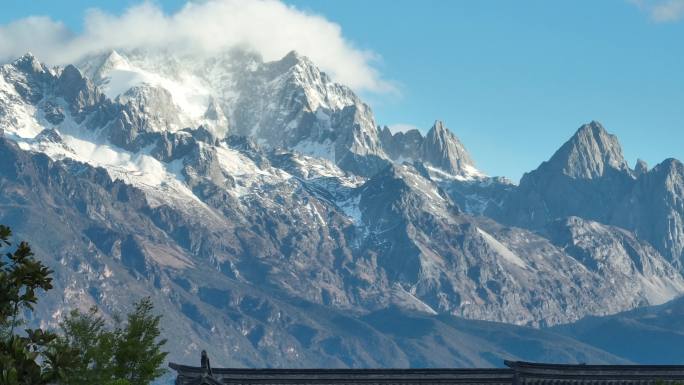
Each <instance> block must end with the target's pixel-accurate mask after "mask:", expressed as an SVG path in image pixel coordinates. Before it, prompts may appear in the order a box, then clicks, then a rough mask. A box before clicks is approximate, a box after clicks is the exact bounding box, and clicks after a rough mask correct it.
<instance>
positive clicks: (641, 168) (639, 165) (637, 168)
mask: <svg viewBox="0 0 684 385" xmlns="http://www.w3.org/2000/svg"><path fill="white" fill-rule="evenodd" d="M634 173H635V174H636V176H641V175H644V174H646V173H648V163H646V161H644V160H642V159H637V161H636V165H634Z"/></svg>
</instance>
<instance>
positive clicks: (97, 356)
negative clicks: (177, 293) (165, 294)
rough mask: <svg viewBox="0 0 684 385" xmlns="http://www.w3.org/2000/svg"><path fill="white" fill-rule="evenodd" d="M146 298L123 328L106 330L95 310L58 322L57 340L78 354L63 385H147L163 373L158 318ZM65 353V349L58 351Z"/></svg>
mask: <svg viewBox="0 0 684 385" xmlns="http://www.w3.org/2000/svg"><path fill="white" fill-rule="evenodd" d="M153 310H154V307H153V305H152V301H151V300H150V299H149V298H143V299H142V300H140V301H139V302H137V303H136V304H135V306H134V309H133V311H132V312H131V313H129V314H128V316H127V320H126V323H125V324H124V325H120V324H119V325H117V326H116V327H115V328H113V329H111V330H110V329H108V328H107V327H106V324H105V320H104V318H102V316H100V315H98V310H97V309H96V308H92V309H90V311H89V312H87V313H81V312H78V311H72V312H71V313H70V314H69V316H67V317H66V319H65V320H64V321H63V322H62V323H61V328H62V336H61V337H60V338H59V339H58V340H59V341H60V344H62V345H64V346H66V348H67V349H66V350H71V351H75V352H77V353H76V354H77V356H78V359H77V360H76V361H77V363H76V365H75V366H74V368H73V369H72V371H71V373H70V374H69V376H68V378H67V380H66V382H65V383H67V384H70V385H88V384H112V385H113V384H117V385H120V384H130V385H147V384H149V383H150V382H152V381H153V380H155V379H156V378H158V377H160V376H161V375H163V374H164V373H166V371H165V370H164V369H163V367H162V365H163V363H164V359H165V358H166V355H167V354H168V353H166V352H163V351H162V347H163V345H164V344H165V343H166V340H164V339H161V338H160V336H161V330H160V327H159V323H160V320H161V317H160V316H158V315H154V313H153ZM61 350H65V349H61Z"/></svg>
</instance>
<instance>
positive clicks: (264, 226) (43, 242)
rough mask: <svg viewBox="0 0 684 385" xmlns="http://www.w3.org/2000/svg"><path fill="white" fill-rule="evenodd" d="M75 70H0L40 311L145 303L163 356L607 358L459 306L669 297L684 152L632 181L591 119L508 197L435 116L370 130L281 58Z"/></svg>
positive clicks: (579, 309)
mask: <svg viewBox="0 0 684 385" xmlns="http://www.w3.org/2000/svg"><path fill="white" fill-rule="evenodd" d="M79 67H80V69H79V68H77V67H75V66H67V67H65V68H63V69H62V68H54V69H50V68H48V67H47V66H45V65H43V64H41V63H39V62H38V61H37V60H36V59H35V58H34V57H32V56H28V55H27V56H25V57H23V58H21V59H20V60H18V61H16V62H14V63H12V64H7V65H3V66H2V67H0V125H1V126H2V129H3V136H2V138H0V156H1V158H2V160H3V162H2V164H1V165H0V186H1V187H2V189H0V200H2V202H3V203H4V204H3V205H0V223H3V224H7V225H10V226H12V228H13V229H14V230H15V232H16V234H18V236H20V237H22V238H26V239H28V240H29V241H31V244H32V245H34V246H35V248H36V252H37V254H38V255H39V256H41V258H44V259H45V260H46V261H47V263H49V264H50V266H52V267H53V268H54V269H55V271H56V273H55V274H56V289H55V290H54V292H52V293H51V294H50V295H49V296H50V297H49V298H50V301H45V306H44V307H43V308H41V309H39V314H40V318H39V319H36V320H34V321H35V322H43V323H46V324H48V325H54V324H56V322H58V321H59V319H60V317H61V316H62V315H63V314H64V312H65V311H67V309H69V308H72V307H87V306H89V305H92V304H96V305H98V306H99V307H100V308H101V309H103V311H104V312H105V313H106V314H108V315H111V314H115V313H117V312H119V313H120V312H122V311H125V310H126V309H127V308H128V307H129V306H130V303H131V301H132V300H133V299H135V298H134V297H135V296H142V295H150V296H152V297H153V298H154V300H155V302H156V303H157V304H158V305H159V309H162V310H163V312H164V316H165V317H164V319H165V322H167V324H166V325H167V328H168V329H169V330H170V332H169V333H170V336H169V340H170V341H172V344H174V345H173V346H172V351H174V354H176V356H175V357H174V359H176V360H180V361H183V360H186V358H185V357H196V356H197V352H198V351H199V350H201V349H202V348H204V347H207V346H216V344H215V343H214V342H212V341H216V340H221V341H223V343H222V344H220V346H219V347H216V349H217V351H214V352H211V354H212V356H213V357H217V358H218V357H220V358H219V361H223V362H226V364H238V365H271V366H407V365H414V366H415V365H423V366H434V365H443V364H444V363H445V362H447V361H445V360H450V361H448V362H453V363H462V364H463V365H491V364H495V363H499V361H498V360H499V359H498V358H497V357H491V356H486V355H485V356H483V354H485V353H484V351H485V350H486V349H489V350H487V351H490V352H491V351H496V352H498V353H497V354H502V355H506V356H509V357H512V358H522V359H545V360H550V359H554V358H559V357H565V358H567V357H574V359H576V360H581V359H584V358H585V357H591V358H592V359H595V360H597V362H620V358H619V357H617V356H611V355H609V354H605V353H604V352H602V351H600V350H595V349H592V348H590V347H588V346H586V345H584V344H576V343H575V342H574V341H572V340H568V339H563V338H561V337H559V336H557V335H549V334H546V332H543V331H534V330H530V329H525V328H515V327H513V326H510V325H509V326H497V327H495V329H496V328H500V329H497V330H500V333H503V334H505V335H507V336H510V338H511V339H522V340H524V341H537V342H535V343H538V344H540V345H541V346H550V345H551V344H552V342H550V341H554V339H557V341H556V342H558V343H559V344H560V345H558V347H557V348H548V349H541V350H540V351H536V352H531V351H530V352H527V353H525V354H523V355H522V356H519V355H517V354H518V353H515V350H514V349H515V346H517V345H518V344H517V343H511V344H510V345H508V344H503V345H501V346H499V347H493V344H494V342H492V341H497V340H498V339H497V338H496V337H493V336H492V335H491V334H487V333H486V332H485V331H483V330H487V329H488V328H493V327H494V326H492V325H490V324H486V325H485V326H482V324H479V323H477V322H475V321H467V320H463V319H460V318H455V317H463V318H466V319H471V320H472V319H475V320H486V321H498V322H504V323H509V324H517V325H526V326H534V327H544V326H550V325H556V324H562V323H568V322H573V321H576V320H578V319H580V318H582V317H584V316H587V315H606V314H613V313H616V312H619V311H623V310H628V309H632V308H635V307H637V306H642V305H650V304H659V303H663V302H665V301H667V300H669V299H671V298H674V297H676V296H677V295H680V294H681V293H684V279H683V278H682V276H681V274H680V271H679V270H678V269H679V268H680V266H681V265H680V264H679V261H681V251H682V244H684V241H683V239H682V227H681V213H682V192H683V191H684V189H683V188H682V181H683V178H682V172H683V171H684V170H682V165H681V163H679V162H677V161H674V160H672V161H666V162H665V163H663V164H661V165H658V166H656V167H654V168H653V169H652V170H650V171H648V170H645V169H644V167H642V168H641V171H639V172H636V171H632V170H630V169H629V167H627V166H626V165H625V163H624V160H623V159H622V155H621V151H620V148H619V144H618V143H617V140H616V139H615V138H614V137H613V136H611V135H609V134H607V133H606V132H605V130H604V129H603V128H602V127H601V126H600V125H599V124H597V123H592V124H589V125H587V126H584V127H582V128H581V129H580V130H579V131H578V133H577V134H576V135H575V136H574V137H573V138H572V139H571V140H570V141H569V142H568V143H566V145H564V146H563V147H562V148H561V150H559V151H558V152H557V153H556V155H554V157H553V158H552V159H551V160H550V161H549V162H546V163H544V164H543V165H542V166H540V168H539V169H538V170H535V171H533V172H531V173H529V174H527V175H526V176H525V177H524V178H523V180H522V181H521V183H520V186H517V187H516V186H514V185H513V184H511V183H510V182H508V181H506V180H505V179H502V178H490V177H487V176H485V175H483V174H482V173H480V172H479V171H477V170H476V169H475V168H474V163H473V160H472V159H471V157H470V156H469V155H468V153H467V151H466V150H465V148H464V147H463V145H462V144H461V143H460V141H459V140H458V139H457V138H456V136H454V135H453V134H452V133H451V132H450V131H449V130H448V129H446V127H445V126H444V125H443V124H442V123H441V122H437V123H435V125H434V126H433V127H432V129H430V130H429V131H428V133H427V134H426V135H425V136H423V135H422V134H421V133H420V132H418V131H409V132H407V133H404V134H399V133H398V134H392V133H391V132H389V130H388V129H383V130H382V131H380V130H379V129H378V128H377V126H376V124H375V121H374V117H373V115H372V112H371V110H370V108H369V107H368V106H367V105H365V104H364V103H363V102H362V101H360V99H359V98H358V97H356V96H355V95H354V94H353V92H352V91H351V90H349V89H348V88H346V87H344V86H341V85H338V84H335V83H334V82H332V81H331V80H330V79H329V78H328V77H327V76H326V75H325V74H324V73H322V72H321V71H319V70H318V69H317V68H316V67H315V65H313V63H311V62H310V61H309V60H308V59H306V58H304V57H301V56H299V55H297V54H296V53H290V54H288V55H287V56H286V57H284V58H283V59H281V60H278V61H274V62H266V63H265V62H263V61H262V60H261V59H260V58H259V57H257V56H254V55H252V54H249V53H246V52H232V53H227V54H226V55H222V56H218V57H215V58H212V59H195V58H186V57H175V56H173V55H171V54H169V53H149V52H130V53H126V54H120V53H109V54H107V55H104V56H99V57H96V58H90V59H89V60H87V61H85V62H84V63H81V64H80V65H79ZM155 71H156V72H155ZM91 79H92V80H91ZM483 213H485V214H488V215H489V216H491V217H492V218H494V219H492V218H486V217H484V216H482V215H481V214H483ZM511 224H512V225H515V226H516V227H510V226H509V225H511ZM36 234H43V236H41V237H37V236H36ZM671 262H672V263H671ZM673 264H674V266H673ZM404 322H405V323H404ZM418 324H419V325H423V327H422V328H416V327H415V325H418ZM407 325H410V327H409V326H407ZM461 327H462V328H465V329H467V330H469V332H468V333H470V334H468V333H463V332H461V331H459V328H461ZM407 328H410V329H411V331H410V332H408V331H407ZM414 329H415V330H414ZM416 341H418V342H416ZM455 341H460V342H458V343H457V342H455ZM463 341H467V343H464V342H463ZM421 344H431V346H432V345H434V346H439V349H437V348H434V349H428V350H425V349H423V348H420V346H422V345H421ZM459 344H460V345H459ZM457 345H458V346H457ZM440 349H441V350H440ZM568 352H570V353H568ZM453 363H452V364H450V365H453Z"/></svg>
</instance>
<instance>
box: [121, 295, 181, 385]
mask: <svg viewBox="0 0 684 385" xmlns="http://www.w3.org/2000/svg"><path fill="white" fill-rule="evenodd" d="M153 310H154V306H153V305H152V300H151V299H150V298H149V297H146V298H143V299H142V300H140V301H139V302H138V303H136V304H135V308H134V310H133V312H131V313H130V314H128V317H127V318H128V319H127V323H126V326H125V328H123V329H119V330H117V331H116V335H117V341H116V349H115V353H114V361H115V362H116V365H115V369H114V373H115V376H116V378H123V379H126V380H128V382H130V383H131V385H146V384H149V383H150V382H151V381H152V380H154V379H156V378H158V377H160V376H161V375H163V374H164V373H166V370H164V369H163V368H162V364H163V363H164V360H165V359H166V356H167V355H168V353H166V352H163V351H162V347H163V346H164V344H166V339H160V335H161V331H160V327H159V322H160V320H161V316H159V315H155V314H154V313H153Z"/></svg>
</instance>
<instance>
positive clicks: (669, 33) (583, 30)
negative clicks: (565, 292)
mask: <svg viewBox="0 0 684 385" xmlns="http://www.w3.org/2000/svg"><path fill="white" fill-rule="evenodd" d="M654 1H655V2H654ZM664 2H665V4H666V5H667V3H668V2H669V3H672V4H675V6H676V5H677V3H679V2H680V0H664ZM58 3H59V4H58ZM137 3H138V2H137V1H119V2H105V1H86V0H78V1H69V2H63V3H62V2H53V1H45V0H39V1H34V2H26V1H18V0H9V2H7V1H6V2H4V3H3V12H2V14H0V23H1V24H7V23H9V22H11V21H13V20H17V19H20V18H23V17H26V16H30V15H39V14H40V15H47V16H50V17H51V18H52V19H54V20H61V21H63V22H64V23H65V24H66V25H67V26H68V28H70V29H71V30H73V31H75V32H76V33H77V32H78V31H80V30H82V29H83V27H82V22H83V16H84V10H85V9H87V8H89V7H98V8H101V9H104V10H106V11H108V12H113V13H118V12H121V11H122V10H123V9H125V8H127V7H128V6H130V5H133V4H137ZM157 3H158V4H159V5H160V6H162V7H163V8H164V9H165V10H166V11H168V12H174V11H175V10H177V9H178V8H180V7H181V6H182V5H183V3H184V2H182V1H163V2H157ZM288 4H292V5H294V6H296V7H297V8H299V9H302V10H305V11H308V12H312V13H316V14H320V15H322V16H324V17H325V18H327V19H328V20H330V21H332V22H334V23H337V24H339V25H340V26H341V29H342V35H343V36H344V38H345V39H346V40H348V41H349V42H351V45H353V46H354V47H356V48H359V49H363V50H369V51H372V52H374V53H375V55H377V60H375V61H374V62H373V63H372V65H373V66H374V68H375V69H376V70H377V71H378V72H379V73H380V75H381V76H382V78H384V79H386V80H388V81H389V82H391V83H392V84H393V85H394V86H395V88H396V89H397V91H396V92H389V93H388V92H384V93H378V92H369V91H362V92H361V93H362V96H363V97H364V99H365V100H367V101H368V102H369V103H370V104H371V106H372V107H373V109H374V111H375V113H376V117H377V120H378V123H379V124H383V125H384V124H387V125H392V124H399V123H401V124H409V125H414V126H417V127H420V128H422V129H427V128H429V127H430V125H431V124H432V122H433V121H434V120H435V119H441V120H444V121H445V122H446V124H447V126H448V127H450V128H451V129H452V130H453V131H454V132H455V133H456V135H458V136H459V137H460V138H461V140H462V141H463V142H464V144H465V145H466V147H467V148H468V149H469V150H470V152H471V154H472V155H473V157H474V159H475V161H476V163H477V165H478V167H479V168H481V169H482V170H483V171H485V172H486V173H488V174H490V175H504V176H508V177H511V178H512V179H514V180H517V179H518V178H519V177H520V176H521V175H522V173H523V172H525V171H529V170H531V169H533V168H536V167H537V166H538V165H539V163H541V162H542V161H544V160H546V159H548V158H549V157H550V156H551V154H552V153H553V152H554V151H555V150H556V149H557V148H558V147H559V146H560V145H561V144H562V143H563V142H564V141H565V140H566V139H567V138H568V137H570V136H571V135H572V133H573V132H574V131H575V130H576V129H577V128H578V127H579V126H580V125H581V124H582V123H585V122H589V121H591V120H598V121H600V122H602V123H603V124H604V126H605V127H606V128H607V129H608V130H609V131H610V132H612V133H614V134H616V135H618V136H619V138H620V140H621V142H622V145H623V149H624V152H625V155H626V157H627V159H628V160H629V161H630V163H631V164H633V163H634V161H635V160H636V158H637V157H641V158H642V159H644V160H646V161H647V162H648V163H649V165H651V166H653V165H655V164H656V163H659V162H660V161H662V160H663V159H665V158H668V157H675V158H678V159H684V21H679V20H677V19H678V18H679V17H680V16H682V15H681V12H684V5H682V6H681V12H678V11H677V10H678V9H679V8H676V7H674V8H673V9H674V11H673V12H674V13H673V14H672V15H671V16H672V17H669V18H668V20H662V19H663V17H661V16H662V15H661V16H657V15H656V16H657V17H656V16H654V13H652V12H651V11H652V10H653V8H650V7H651V6H653V4H657V0H653V1H651V2H645V0H644V1H641V2H636V1H631V2H630V1H623V0H605V1H585V0H577V1H565V2H561V1H553V2H550V1H516V2H512V1H490V0H478V1H474V0H473V1H425V0H423V1H407V0H374V1H361V0H344V1H320V0H292V1H288ZM658 17H659V18H660V20H659V19H658Z"/></svg>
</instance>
